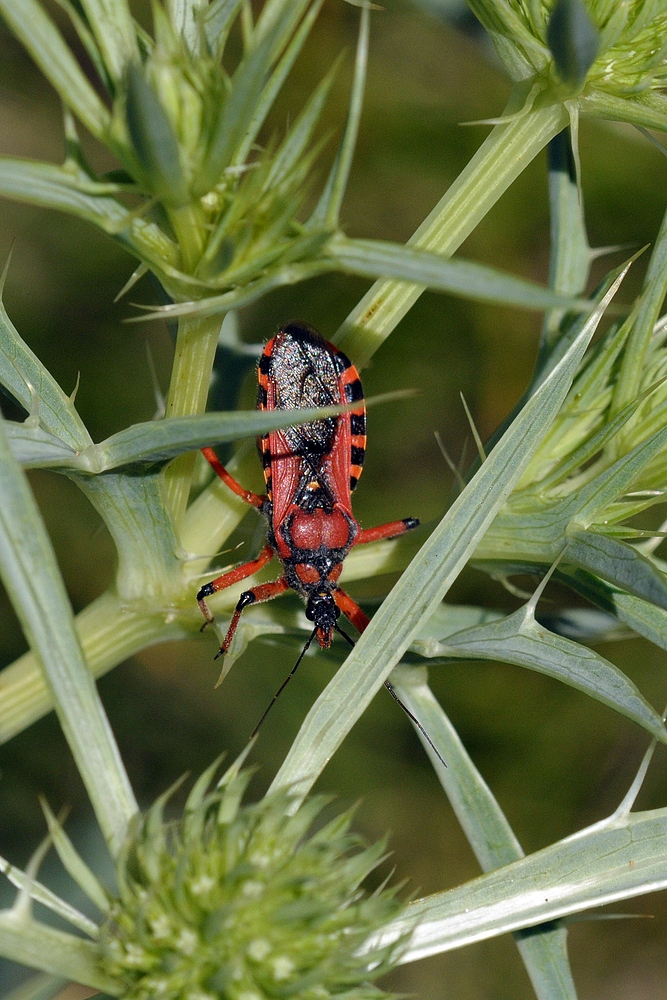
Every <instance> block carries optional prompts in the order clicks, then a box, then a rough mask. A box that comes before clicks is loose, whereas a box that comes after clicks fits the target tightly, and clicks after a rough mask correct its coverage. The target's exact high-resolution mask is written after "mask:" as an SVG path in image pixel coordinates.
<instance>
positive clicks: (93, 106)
mask: <svg viewBox="0 0 667 1000" xmlns="http://www.w3.org/2000/svg"><path fill="white" fill-rule="evenodd" d="M0 13H1V14H2V16H3V17H4V19H5V21H6V22H7V24H8V25H9V27H10V28H11V30H12V31H13V33H14V34H15V35H16V37H17V38H18V39H19V41H21V42H22V43H23V45H24V46H25V47H26V49H27V50H28V52H29V53H30V55H31V56H32V58H33V59H34V60H35V62H36V63H37V65H38V66H39V68H40V70H41V71H42V73H43V74H44V76H45V77H46V78H47V80H49V82H50V83H51V84H53V86H54V87H55V89H56V91H57V92H58V94H59V95H60V98H61V100H62V101H63V102H64V103H65V104H66V105H67V107H68V108H71V109H72V111H73V112H74V114H75V115H76V116H77V117H78V118H79V119H80V120H81V121H82V122H83V124H84V125H85V126H86V128H87V129H88V130H89V132H92V134H93V135H94V136H96V137H97V138H98V139H103V138H104V135H105V133H106V130H107V127H108V125H109V112H108V111H107V109H106V108H105V106H104V104H103V103H102V101H101V100H100V99H99V97H98V96H97V94H96V93H95V91H94V90H93V88H92V87H91V85H90V84H89V83H88V81H87V80H86V77H85V76H84V74H83V71H82V70H81V69H80V67H79V64H78V63H77V61H76V59H75V58H74V56H73V54H72V52H71V51H70V49H69V48H68V46H67V45H66V44H65V41H64V39H63V37H62V35H61V34H60V32H59V31H58V29H57V28H56V26H55V24H54V23H53V21H52V20H51V18H50V17H49V16H48V15H47V14H46V12H45V10H44V8H43V7H42V5H41V4H40V3H39V2H38V0H0Z"/></svg>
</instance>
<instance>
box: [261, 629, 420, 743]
mask: <svg viewBox="0 0 667 1000" xmlns="http://www.w3.org/2000/svg"><path fill="white" fill-rule="evenodd" d="M316 633H317V626H315V628H314V629H313V631H312V632H311V633H310V636H309V638H308V641H307V642H306V645H305V646H304V647H303V649H302V650H301V653H300V654H299V659H298V660H297V661H296V663H295V664H294V666H293V667H292V669H291V670H290V672H289V673H288V675H287V677H286V678H285V680H284V681H283V682H282V684H281V685H280V687H279V688H278V690H277V691H276V693H275V694H274V696H273V698H272V699H271V701H270V702H269V705H268V708H267V709H266V711H265V712H264V714H263V715H262V718H261V719H260V720H259V722H258V723H257V725H256V726H255V728H254V729H253V731H252V733H251V734H250V739H251V740H252V739H254V738H255V736H256V735H257V733H258V732H259V727H260V726H261V725H262V723H263V722H264V719H265V718H266V717H267V715H268V714H269V712H270V711H271V709H272V708H273V706H274V705H275V703H276V702H277V701H278V698H279V697H280V695H281V694H282V693H283V691H284V690H285V688H286V687H287V685H288V684H289V682H290V681H291V680H292V678H293V677H294V675H295V673H296V672H297V670H298V667H299V664H300V663H301V661H302V659H303V658H304V656H305V655H306V653H307V652H308V650H309V649H310V644H311V642H312V641H313V639H314V638H315V635H316ZM353 645H354V644H353ZM436 753H437V751H436Z"/></svg>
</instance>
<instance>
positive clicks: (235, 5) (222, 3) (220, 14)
mask: <svg viewBox="0 0 667 1000" xmlns="http://www.w3.org/2000/svg"><path fill="white" fill-rule="evenodd" d="M186 3H188V4H189V0H172V4H173V6H174V8H175V7H176V6H177V4H178V6H179V7H180V6H184V5H185V4H186ZM242 3H243V0H213V3H211V4H210V5H209V6H208V7H206V8H205V9H204V11H203V13H202V12H201V8H200V12H198V16H199V17H200V18H201V23H202V25H203V28H204V32H205V34H206V40H207V42H208V44H209V47H210V49H211V51H212V52H215V53H217V54H218V55H222V49H223V47H224V44H225V41H226V39H227V35H228V34H229V29H230V28H231V26H232V24H233V22H234V18H235V17H236V15H237V13H238V11H239V8H240V6H241V4H242ZM172 20H175V19H174V18H173V16H172Z"/></svg>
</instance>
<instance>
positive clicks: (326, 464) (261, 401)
mask: <svg viewBox="0 0 667 1000" xmlns="http://www.w3.org/2000/svg"><path fill="white" fill-rule="evenodd" d="M257 377H258V381H259V392H258V396H257V407H258V409H260V410H279V409H280V410H281V409H299V408H306V407H316V406H331V405H338V404H341V403H342V404H350V403H354V404H357V405H356V406H355V407H354V409H351V410H349V411H347V412H345V413H342V414H340V415H339V416H335V417H326V418H323V419H321V420H315V421H313V422H312V423H310V424H306V425H304V426H302V427H290V428H288V429H287V430H278V431H270V432H269V433H268V434H265V435H263V436H262V437H260V438H258V441H257V445H258V449H259V453H260V456H261V459H262V464H263V466H264V478H265V481H266V495H260V494H258V493H252V492H251V491H249V490H246V489H244V488H243V487H242V486H241V485H240V484H239V483H237V482H236V480H235V479H234V478H233V477H232V476H231V475H230V474H229V472H227V470H226V469H225V467H224V466H223V465H222V464H221V462H220V461H219V460H218V458H217V457H216V455H215V452H214V451H213V449H212V448H203V449H202V451H203V454H204V456H205V457H206V459H207V460H208V461H209V462H210V464H211V466H212V467H213V469H214V470H215V472H216V474H217V475H218V476H219V477H220V478H221V479H222V480H223V482H224V483H226V485H227V486H228V487H229V488H230V489H231V490H232V491H233V492H234V493H236V494H237V496H240V497H241V498H242V499H243V500H245V501H246V503H248V504H251V505H252V506H253V507H256V508H257V509H258V510H259V511H260V512H261V513H262V514H263V515H264V517H265V518H266V519H267V521H268V535H267V542H266V545H265V547H264V548H263V549H262V551H261V552H260V554H259V555H258V556H257V558H256V559H252V560H250V562H247V563H244V564H243V565H242V566H237V567H236V569H232V570H229V571H228V572H227V573H223V574H222V576H219V577H217V579H215V580H212V581H211V583H206V584H204V586H203V587H202V588H201V590H200V591H199V593H198V594H197V601H198V602H199V607H200V608H201V611H202V613H203V615H204V618H205V619H206V621H205V622H204V625H203V626H202V628H205V627H206V625H207V624H208V623H209V622H212V621H213V615H212V614H211V612H210V610H209V608H208V605H207V604H206V598H207V597H210V596H211V595H212V594H215V593H217V592H218V591H219V590H224V589H225V588H226V587H230V586H232V584H235V583H238V582H239V581H240V580H244V579H246V578H247V577H249V576H251V575H252V574H253V573H255V572H256V571H257V570H259V569H260V568H261V567H262V566H265V565H266V563H268V562H269V561H270V560H271V559H273V557H274V556H275V557H277V558H278V559H279V560H280V562H281V563H282V565H283V573H282V575H281V576H280V577H279V578H278V579H277V580H274V581H273V582H271V583H262V584H259V585H258V586H256V587H253V588H252V590H246V591H245V592H244V593H242V594H241V596H240V598H239V601H238V604H237V605H236V610H235V611H234V614H233V616H232V620H231V622H230V625H229V628H228V630H227V635H226V636H225V639H224V642H223V643H222V646H221V647H220V649H219V651H218V654H217V655H218V656H224V654H225V653H226V652H227V651H228V650H229V647H230V646H231V643H232V639H233V638H234V633H235V631H236V628H237V626H238V623H239V619H240V617H241V614H242V612H243V610H244V608H247V607H249V606H250V605H251V604H258V603H259V602H262V601H270V600H271V599H272V598H273V597H277V596H278V595H279V594H282V593H284V592H285V591H286V590H289V589H292V590H295V591H296V592H297V594H299V595H300V596H301V597H302V598H303V599H304V601H305V602H306V617H307V618H308V619H309V621H311V622H313V624H314V628H313V632H312V634H311V636H310V639H309V640H308V643H307V644H306V646H305V647H304V649H303V651H302V654H301V656H300V657H299V660H298V661H297V663H296V665H295V667H294V669H293V670H292V672H291V674H290V675H289V677H288V678H287V680H289V679H290V677H292V676H293V674H294V673H295V671H296V668H297V667H298V665H299V663H300V662H301V659H302V658H303V655H304V654H305V652H306V650H307V649H308V647H309V646H310V644H311V642H312V641H313V639H314V638H316V639H317V641H318V643H319V644H320V646H321V647H322V648H323V649H327V648H328V647H329V646H330V645H331V642H332V639H333V633H334V631H336V632H339V633H340V634H341V635H342V636H343V637H344V638H345V639H346V640H347V641H348V642H350V643H351V644H352V645H354V643H353V642H352V640H351V639H350V638H349V636H347V635H346V634H345V632H343V630H342V629H341V628H339V626H338V624H337V622H338V619H339V618H340V615H341V612H342V613H343V614H344V615H345V616H346V617H347V618H348V619H349V620H350V621H351V622H352V624H353V625H354V626H355V628H357V629H358V631H359V632H363V631H364V629H365V628H366V626H367V625H368V623H369V618H368V617H367V616H366V614H364V612H363V611H362V610H361V608H360V607H359V606H358V605H357V604H356V603H355V602H354V601H353V600H352V598H351V597H350V596H349V595H348V594H346V593H345V591H344V590H342V589H341V588H340V586H339V585H338V579H339V577H340V574H341V570H342V568H343V561H344V559H345V557H346V556H347V554H348V552H349V551H350V549H351V548H352V546H353V545H363V544H364V543H366V542H375V541H379V540H380V539H383V538H395V537H396V536H397V535H402V534H403V533H404V532H405V531H409V530H410V529H411V528H416V527H417V525H418V524H419V521H418V520H417V519H416V518H414V517H406V518H404V519H403V520H402V521H392V522H390V523H389V524H382V525H380V526H379V527H377V528H366V529H364V528H361V527H360V526H359V524H358V522H357V521H356V520H355V518H354V514H353V513H352V502H351V494H352V492H353V490H354V488H355V486H356V485H357V482H358V480H359V476H360V475H361V471H362V468H363V464H364V454H365V448H366V406H365V403H364V394H363V390H362V388H361V381H360V379H359V374H358V372H357V369H356V368H355V367H354V365H353V364H352V362H351V361H350V360H349V359H348V358H347V357H346V356H345V354H343V352H342V351H339V350H338V348H336V347H334V345H333V344H330V343H328V342H327V341H326V340H324V339H323V338H322V337H321V336H320V334H319V333H318V332H317V331H316V330H314V329H313V328H312V327H311V326H308V325H307V324H306V323H301V322H291V323H288V324H287V325H286V326H283V327H281V328H280V330H279V331H278V333H277V334H276V335H275V337H272V339H271V340H269V342H268V344H267V345H266V347H265V348H264V352H263V353H262V356H261V358H260V360H259V364H258V370H257ZM286 683H287V681H285V684H286ZM284 686H285V685H284V684H283V686H282V687H284ZM386 686H387V688H388V689H389V692H390V693H391V694H392V696H393V697H394V698H395V700H396V701H398V702H399V704H400V705H401V707H402V708H404V709H405V711H406V712H407V713H408V715H409V716H410V718H413V720H414V721H415V722H416V723H417V725H419V723H418V722H417V720H416V719H414V717H413V716H412V714H411V713H410V712H409V711H408V710H407V708H405V706H404V705H403V704H402V702H400V700H399V699H398V697H397V696H396V694H395V692H394V690H393V688H392V687H391V685H390V684H389V682H387V684H386ZM282 687H281V688H280V690H279V691H278V694H280V691H282ZM278 694H277V695H276V697H275V698H274V700H273V702H271V705H269V708H271V706H272V705H273V703H274V702H275V700H276V698H277V697H278ZM267 712H268V709H267ZM266 714H267V713H266V712H265V713H264V716H262V719H261V720H260V724H261V722H262V721H263V719H264V718H265V716H266ZM258 728H259V726H257V727H256V730H255V732H256V731H257V729H258ZM420 729H421V726H420ZM422 732H423V730H422ZM424 735H426V734H424ZM426 738H427V739H428V736H426ZM430 742H431V741H430V740H429V743H430ZM431 745H432V744H431ZM434 749H435V748H434ZM436 753H437V751H436ZM438 756H439V754H438ZM443 763H444V762H443Z"/></svg>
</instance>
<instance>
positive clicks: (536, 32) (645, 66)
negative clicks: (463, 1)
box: [470, 0, 667, 96]
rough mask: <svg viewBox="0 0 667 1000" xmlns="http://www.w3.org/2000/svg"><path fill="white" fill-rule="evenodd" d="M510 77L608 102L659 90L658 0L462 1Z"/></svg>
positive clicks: (662, 54)
mask: <svg viewBox="0 0 667 1000" xmlns="http://www.w3.org/2000/svg"><path fill="white" fill-rule="evenodd" d="M470 3H471V6H472V8H473V10H474V11H475V13H476V14H477V16H478V17H479V18H480V20H481V21H482V23H483V24H484V25H485V26H486V27H487V28H488V30H489V32H490V34H491V36H492V38H493V40H494V43H495V45H496V48H497V50H498V54H499V55H500V57H501V59H502V60H503V62H504V63H505V65H506V67H507V69H508V71H509V72H510V74H511V75H512V76H513V77H514V78H515V79H527V78H529V77H531V76H535V77H538V78H541V79H542V80H543V81H544V83H545V84H548V85H550V86H552V87H554V86H555V87H558V86H559V85H560V86H561V90H562V87H563V85H564V86H565V88H566V89H567V88H568V87H569V88H570V89H571V90H572V92H573V93H579V92H581V91H582V89H583V88H584V87H585V86H589V87H593V88H595V89H597V90H600V91H604V92H606V93H609V94H613V95H616V96H632V95H636V94H638V93H641V92H642V91H645V90H648V89H651V88H659V87H662V86H663V85H664V83H665V76H666V74H667V49H666V46H665V43H666V41H667V3H666V2H665V0H623V2H622V3H621V2H614V0H612V2H609V0H538V2H537V3H532V2H530V3H528V2H525V0H470Z"/></svg>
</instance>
